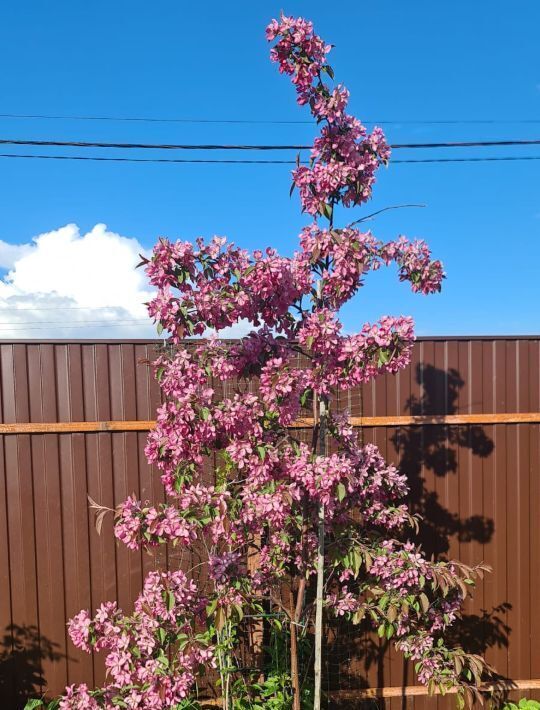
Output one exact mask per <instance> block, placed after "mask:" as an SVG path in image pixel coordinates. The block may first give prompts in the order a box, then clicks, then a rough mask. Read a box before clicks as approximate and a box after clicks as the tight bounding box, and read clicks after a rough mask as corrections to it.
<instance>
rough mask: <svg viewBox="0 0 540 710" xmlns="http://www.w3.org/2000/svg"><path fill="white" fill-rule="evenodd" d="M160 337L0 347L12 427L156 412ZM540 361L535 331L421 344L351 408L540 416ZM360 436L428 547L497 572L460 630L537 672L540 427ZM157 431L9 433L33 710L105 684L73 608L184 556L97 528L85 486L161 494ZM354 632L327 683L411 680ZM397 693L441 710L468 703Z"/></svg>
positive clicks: (2, 552)
mask: <svg viewBox="0 0 540 710" xmlns="http://www.w3.org/2000/svg"><path fill="white" fill-rule="evenodd" d="M157 348H158V343H157V342H141V341H131V342H113V341H111V342H106V341H103V342H96V343H89V342H84V341H81V342H61V341H51V342H43V343H37V342H28V343H21V342H1V343H0V411H1V417H2V422H3V423H11V422H70V421H111V420H120V421H122V420H128V421H133V420H149V419H153V418H154V415H155V410H156V408H157V406H158V404H159V401H160V394H159V389H158V387H157V385H156V383H155V381H154V379H153V377H152V374H151V368H150V367H149V366H148V363H149V362H150V361H151V360H153V359H154V358H155V356H156V352H157ZM539 371H540V341H539V340H538V339H537V338H470V339H467V338H454V339H452V338H450V339H431V340H430V339H421V340H419V342H418V343H417V344H416V346H415V349H414V353H413V359H412V363H411V366H410V367H409V368H408V369H407V370H406V371H404V372H401V373H399V374H398V375H397V376H395V377H383V378H381V379H379V380H377V381H376V382H374V383H370V384H369V385H366V386H365V387H364V388H362V389H359V390H356V391H353V392H350V393H347V394H345V395H344V396H342V397H341V398H340V399H339V406H340V407H343V408H347V409H348V410H349V411H350V412H351V414H352V415H353V416H388V415H394V416H396V415H411V414H412V415H429V414H437V415H440V414H450V415H451V414H481V413H505V412H523V413H524V412H538V411H539V410H540V379H539ZM360 436H361V437H362V438H363V440H364V441H365V442H370V441H372V442H374V443H376V444H377V445H378V446H379V447H380V449H381V451H382V453H383V454H384V455H385V456H386V457H387V458H388V460H389V461H392V462H394V463H396V464H397V465H399V466H400V467H401V468H402V470H403V471H404V472H405V473H407V475H408V476H409V481H410V488H411V490H410V496H409V498H410V504H411V506H412V508H413V510H414V511H415V512H417V513H418V514H420V515H422V517H423V520H422V524H421V531H420V534H419V539H420V540H421V541H422V542H423V544H424V545H425V547H426V548H427V550H428V551H429V552H434V553H436V554H444V555H448V556H451V557H454V556H455V557H457V558H458V559H461V560H462V561H464V562H467V563H471V564H473V563H475V562H479V561H482V560H484V561H485V562H486V563H488V564H489V565H491V566H492V567H493V570H494V571H493V573H492V574H490V575H488V576H487V578H486V579H485V581H484V582H483V584H481V585H480V586H479V587H478V589H477V591H476V594H475V597H474V599H473V600H472V601H470V602H467V605H466V609H465V615H464V618H463V619H462V620H461V621H460V622H458V624H457V626H456V631H455V641H456V642H459V643H462V644H464V645H465V646H468V647H469V648H470V649H471V650H475V651H478V652H481V653H485V654H486V656H487V658H488V660H489V661H490V662H491V663H493V665H495V666H496V667H497V668H498V670H499V671H500V672H501V673H503V674H508V675H509V676H510V677H512V678H516V679H521V680H524V679H528V678H540V643H538V639H539V638H540V615H539V613H538V610H537V606H536V604H535V602H534V600H535V598H536V594H537V590H538V588H539V586H540V525H538V508H539V504H540V425H539V424H485V425H467V426H448V425H431V426H407V427H405V426H401V427H364V429H363V430H362V431H361V432H360ZM145 439H146V435H145V433H144V432H111V433H109V432H95V433H72V434H55V433H52V434H25V435H23V434H19V435H0V632H1V634H0V642H1V648H0V706H1V707H6V708H8V707H9V708H17V707H21V706H22V705H23V704H24V699H25V698H26V695H27V694H28V693H29V692H32V691H34V690H35V689H38V690H39V689H40V688H41V689H43V690H47V691H48V692H50V693H51V694H55V693H58V692H60V691H61V690H62V689H63V687H64V686H65V685H66V684H67V683H76V682H83V681H84V682H86V683H88V684H89V685H93V684H97V683H101V682H103V679H104V668H103V664H102V661H101V660H100V659H97V658H96V659H94V658H93V657H92V656H89V655H87V654H84V653H81V652H78V651H77V650H76V649H75V648H74V647H73V645H72V644H71V643H70V642H69V639H68V637H67V632H66V623H67V620H68V619H69V618H70V617H71V616H73V615H74V614H76V613H77V612H78V611H79V610H80V609H82V608H95V607H96V606H98V605H99V604H100V603H101V602H102V601H104V600H107V599H117V600H118V601H119V603H120V605H121V606H122V607H125V608H129V607H130V605H131V603H132V601H133V599H134V597H135V596H136V595H137V593H138V592H139V590H140V587H141V583H142V580H143V578H144V575H145V574H146V573H147V572H148V571H149V570H150V569H153V568H155V567H156V566H165V565H167V564H187V562H188V560H187V559H186V560H184V559H179V558H178V557H175V558H171V559H170V560H169V559H168V557H167V552H163V551H159V552H157V553H156V556H155V557H152V556H150V555H147V554H140V553H135V552H129V551H128V550H126V548H125V547H124V546H122V545H117V544H116V543H115V540H114V537H113V534H112V520H111V518H110V517H108V518H106V519H105V521H104V524H103V530H102V533H101V535H98V534H97V532H96V530H95V529H94V526H93V520H92V516H91V514H90V512H89V508H88V500H87V497H88V496H90V497H91V498H92V499H94V500H95V501H97V502H99V503H100V504H102V505H105V506H108V507H111V508H112V507H114V506H115V505H117V504H118V503H119V502H121V501H122V500H123V499H124V498H125V497H126V496H128V495H129V494H131V493H136V494H137V495H138V496H140V497H142V498H145V499H146V498H148V499H151V500H153V501H161V500H163V489H162V486H161V485H160V481H159V476H158V475H157V474H156V472H155V471H153V470H152V469H151V468H150V467H149V466H148V464H147V463H146V459H145V456H144V445H145ZM201 574H202V578H203V579H204V571H201ZM344 633H345V634H346V636H345V637H342V638H341V639H339V642H336V643H335V645H334V646H333V647H332V654H333V659H332V662H333V664H334V665H333V666H332V669H331V670H330V665H329V668H328V678H327V686H328V687H329V688H331V687H336V686H337V687H339V688H341V689H344V688H347V687H377V688H380V687H395V686H407V685H413V684H414V683H415V680H414V677H413V676H414V674H413V669H412V667H411V664H410V663H407V662H406V661H404V659H403V658H402V656H401V655H400V654H398V653H396V652H395V651H393V649H392V648H391V647H388V648H387V647H386V646H385V644H384V643H383V642H382V641H381V640H380V639H377V638H373V637H371V636H370V635H364V636H362V637H358V635H357V634H356V632H355V631H354V630H350V629H349V630H348V631H346V632H344ZM374 649H378V650H381V651H383V656H382V660H380V661H377V659H376V657H375V656H374V655H373V653H372V652H373V650H374ZM328 661H329V664H330V663H331V660H330V659H328ZM334 666H335V668H334ZM387 703H388V707H390V708H392V710H400V709H401V710H402V709H403V708H404V707H406V706H412V705H413V704H414V707H415V708H416V710H427V708H435V707H436V706H437V707H438V708H440V709H441V710H442V709H443V708H445V709H446V708H447V707H448V708H449V707H451V706H452V705H453V703H454V701H453V700H452V699H440V698H438V699H436V698H432V699H427V698H421V697H420V698H414V699H413V698H407V699H406V701H402V700H401V699H395V700H392V701H387Z"/></svg>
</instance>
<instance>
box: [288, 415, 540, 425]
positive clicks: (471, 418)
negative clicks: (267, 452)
mask: <svg viewBox="0 0 540 710" xmlns="http://www.w3.org/2000/svg"><path fill="white" fill-rule="evenodd" d="M350 422H351V424H352V425H353V426H354V427H399V426H466V425H470V424H537V423H540V412H513V413H510V412H497V413H484V414H421V415H396V416H385V417H351V418H350ZM291 426H292V427H295V428H311V427H312V426H313V419H308V418H306V419H297V420H296V421H295V422H293V424H292V425H291Z"/></svg>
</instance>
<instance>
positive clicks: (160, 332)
mask: <svg viewBox="0 0 540 710" xmlns="http://www.w3.org/2000/svg"><path fill="white" fill-rule="evenodd" d="M156 330H157V334H158V335H161V334H162V333H163V326H162V325H161V323H158V324H157V326H156Z"/></svg>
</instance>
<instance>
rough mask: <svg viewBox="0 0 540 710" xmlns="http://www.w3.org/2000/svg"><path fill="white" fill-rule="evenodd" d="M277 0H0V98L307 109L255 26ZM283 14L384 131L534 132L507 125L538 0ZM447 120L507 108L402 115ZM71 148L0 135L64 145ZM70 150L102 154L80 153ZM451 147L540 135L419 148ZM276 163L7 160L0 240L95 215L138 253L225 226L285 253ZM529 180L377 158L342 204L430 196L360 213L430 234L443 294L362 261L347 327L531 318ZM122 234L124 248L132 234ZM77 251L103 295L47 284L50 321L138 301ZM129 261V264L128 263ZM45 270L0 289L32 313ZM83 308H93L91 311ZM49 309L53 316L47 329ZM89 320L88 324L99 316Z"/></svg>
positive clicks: (517, 115)
mask: <svg viewBox="0 0 540 710" xmlns="http://www.w3.org/2000/svg"><path fill="white" fill-rule="evenodd" d="M336 8H338V9H337V10H336ZM280 9H281V4H274V3H271V2H235V3H232V4H225V3H218V2H214V1H213V0H210V1H209V2H206V3H187V2H179V0H174V1H173V0H167V1H163V0H159V1H155V2H152V3H149V2H142V1H140V0H130V2H127V1H124V0H115V1H114V2H110V0H109V1H105V0H94V2H92V3H88V2H81V0H76V1H72V2H67V1H65V0H57V1H56V2H54V3H43V2H39V1H37V0H28V1H27V2H24V3H14V2H12V3H3V4H2V6H1V9H0V55H1V61H2V66H3V67H4V71H3V72H2V73H1V74H0V97H1V98H0V113H18V114H47V115H50V114H53V115H64V114H65V115H107V116H143V117H144V116H147V117H159V118H202V119H255V120H283V121H287V120H291V121H298V120H307V119H308V118H309V115H308V112H307V110H305V109H304V110H303V109H301V108H300V107H298V106H297V105H296V101H295V94H294V90H293V88H292V86H291V85H290V83H289V81H288V80H287V79H286V78H284V77H282V76H280V75H279V74H278V72H277V70H276V67H275V66H274V65H272V64H271V63H270V62H269V60H268V46H267V44H266V41H265V37H264V28H265V26H266V24H267V22H268V21H269V20H270V19H271V18H272V17H273V16H275V15H276V14H277V13H279V10H280ZM283 9H284V10H285V11H286V12H287V13H288V14H301V15H303V16H305V17H309V18H311V19H312V20H313V21H314V22H315V27H316V30H317V31H318V32H319V33H320V34H321V35H322V36H323V37H324V38H325V39H326V40H327V41H328V42H331V43H332V44H334V45H336V47H335V49H334V50H333V52H332V54H331V63H332V65H333V67H334V70H335V73H336V79H338V80H339V81H340V82H343V83H344V84H345V85H346V86H347V87H348V88H349V90H350V92H351V110H352V112H353V113H355V114H356V115H357V116H358V117H359V118H361V119H362V120H364V121H365V122H368V125H370V122H372V121H374V120H376V121H392V122H393V123H389V124H388V125H385V126H384V128H385V130H386V132H387V135H388V137H389V139H390V141H391V142H407V141H413V142H422V141H435V140H437V141H439V140H442V141H444V140H456V141H457V140H484V139H499V138H500V139H505V138H523V139H525V138H538V137H540V122H539V123H537V124H534V123H529V124H527V123H512V122H510V121H511V120H520V121H527V120H528V121H532V120H535V119H539V120H540V62H539V50H538V36H537V30H538V27H539V26H540V4H538V3H537V2H536V1H535V0H529V1H528V2H524V1H523V0H515V1H514V2H513V3H512V4H511V5H510V4H509V3H507V2H504V3H503V2H500V1H498V0H495V1H490V2H487V0H479V1H477V2H474V3H471V2H470V0H469V1H465V0H456V1H455V2H453V3H451V4H447V3H434V2H427V1H424V0H421V1H417V2H412V3H402V2H398V1H397V0H389V1H387V2H378V3H371V4H363V3H358V2H341V3H339V4H337V3H328V2H319V1H318V0H317V1H315V2H313V1H312V2H288V3H287V4H285V5H283ZM454 119H466V120H484V119H491V120H497V121H508V122H505V123H495V124H493V123H491V124H457V125H456V124H452V125H444V124H435V125H422V124H419V123H415V121H422V120H424V121H425V120H454ZM315 130H316V129H315V128H314V127H313V126H312V125H310V124H303V123H300V124H278V125H276V124H274V125H267V124H254V125H231V124H189V123H137V122H112V121H111V122H100V121H66V120H39V121H38V120H23V119H19V120H14V119H7V118H0V137H3V138H22V139H24V138H34V139H48V138H54V139H60V140H78V139H79V140H94V139H95V140H103V141H142V142H183V143H197V142H199V143H201V142H204V143H229V142H230V143H236V142H242V143H298V142H300V143H309V142H310V141H311V140H312V138H313V136H314V135H315ZM82 151H83V149H72V150H71V151H69V150H67V149H60V148H55V149H49V150H48V151H47V150H46V149H39V148H13V147H2V148H1V150H0V152H2V153H40V152H41V153H47V152H49V153H56V154H60V153H65V154H70V153H71V154H79V155H80V154H83V152H82ZM84 154H85V155H86V154H88V155H102V154H104V153H103V151H101V152H100V151H99V150H98V149H92V150H90V149H87V150H86V151H85V152H84ZM109 154H111V155H117V154H119V153H118V152H114V151H110V152H109ZM130 155H133V156H136V155H141V156H143V157H150V155H149V154H148V153H147V152H145V153H144V154H143V153H142V152H139V153H136V152H135V151H132V152H131V153H130ZM152 155H155V156H156V157H160V156H162V155H163V154H159V153H157V152H156V153H155V154H152ZM461 155H471V156H488V155H489V156H497V155H500V156H504V155H538V156H540V146H538V147H534V146H529V147H508V148H483V149H482V148H477V149H474V150H470V151H467V152H465V151H461V152H460V151H457V150H453V151H451V152H449V151H448V152H444V150H434V151H430V153H429V157H446V156H448V157H449V156H453V157H459V156H461ZM165 157H171V156H170V154H167V155H166V156H165ZM181 157H189V154H187V155H182V156H181ZM193 157H198V156H196V155H195V154H193ZM215 157H230V156H229V155H227V156H225V155H224V154H217V155H216V156H215ZM239 157H241V156H239ZM268 157H269V156H268ZM276 157H283V156H282V155H281V154H279V155H277V156H276ZM293 157H294V156H293ZM394 157H395V158H396V159H398V158H406V157H428V155H427V151H423V152H422V153H420V152H419V151H417V152H414V151H404V150H402V151H395V153H394ZM288 170H289V169H288V166H270V165H266V166H242V165H234V166H231V165H214V166H212V165H209V166H198V165H156V164H116V163H91V162H81V163H78V162H75V161H73V162H69V161H39V160H14V159H6V158H3V159H0V181H1V185H2V191H1V203H2V209H1V211H0V239H1V240H3V242H4V243H7V244H19V245H28V244H29V243H30V242H31V240H32V239H33V238H34V237H36V236H37V235H39V234H41V233H44V232H54V231H55V230H58V229H59V228H60V227H63V226H64V225H67V224H70V223H74V224H76V225H78V228H79V231H78V232H75V233H74V235H72V239H73V240H75V242H76V241H77V239H81V238H83V237H84V235H86V234H87V233H88V232H90V230H92V228H93V227H94V225H96V224H100V223H104V224H106V225H107V226H108V229H109V230H111V232H113V233H114V234H116V235H122V236H123V237H126V238H130V239H132V240H137V242H138V244H139V245H141V246H142V247H143V248H149V247H150V246H151V245H152V243H153V242H154V241H155V239H156V238H157V236H159V235H166V236H168V237H170V238H184V239H192V238H194V237H195V236H197V235H207V236H211V235H212V234H220V235H226V236H228V237H229V238H231V239H233V240H234V241H236V242H237V243H239V244H240V245H242V246H244V247H247V248H258V247H264V246H268V245H271V246H275V247H277V248H278V249H279V250H281V251H282V252H284V253H291V252H292V251H293V250H294V248H295V246H296V240H297V234H298V231H299V229H300V228H301V226H302V225H303V224H306V223H307V222H308V218H307V216H305V215H301V214H300V210H299V202H298V198H297V196H293V198H292V199H291V198H289V186H290V177H289V174H288ZM539 177H540V160H539V161H538V162H534V161H531V162H499V163H479V164H474V163H463V164H435V165H394V166H392V165H390V168H389V169H388V170H384V171H383V170H381V172H380V177H379V180H378V184H377V186H376V188H375V192H374V197H373V200H372V202H371V203H370V204H368V205H367V206H366V207H364V208H362V209H357V210H354V211H352V210H351V211H349V215H347V219H348V220H349V221H350V220H353V219H357V218H358V217H360V216H362V214H366V213H367V212H372V211H374V210H377V209H380V208H383V207H386V206H389V205H395V204H403V203H423V204H426V205H427V207H426V208H424V209H403V210H397V211H393V212H388V213H387V214H384V215H381V216H380V217H378V218H377V219H376V221H374V222H372V223H371V228H372V230H373V231H374V232H375V233H376V234H377V235H378V236H379V237H380V238H383V239H391V238H393V237H395V236H396V235H397V234H400V233H402V234H405V235H407V236H411V237H422V238H425V239H426V240H427V241H428V242H429V244H430V245H431V247H432V249H433V251H434V253H435V255H436V256H437V257H439V258H441V259H442V260H443V261H444V263H445V267H446V271H447V274H448V279H447V281H446V283H445V287H444V291H443V293H442V294H441V295H438V296H434V297H430V298H422V297H420V296H413V295H412V294H410V293H409V292H408V290H407V289H406V287H405V286H403V285H401V284H399V283H398V282H397V279H396V278H395V273H394V272H393V271H389V272H388V273H384V274H375V275H373V277H372V278H371V279H370V280H369V281H368V284H367V286H366V288H365V289H364V290H362V291H361V293H360V295H359V296H358V297H357V298H356V299H355V300H354V302H353V303H351V304H349V305H348V306H347V308H346V310H345V313H344V320H345V325H346V327H347V329H348V330H355V329H356V328H357V327H359V326H360V325H361V323H363V322H364V320H369V319H374V318H376V317H377V316H378V315H380V314H382V313H392V314H400V313H405V314H411V315H413V316H414V318H415V320H416V322H417V331H418V333H419V334H422V335H430V334H433V335H436V334H516V333H522V334H528V333H531V334H538V333H540V315H539V308H538V303H539V297H540V285H539V284H540V266H539V264H540V199H539V198H540V194H539V193H540V189H539V184H540V181H539ZM95 243H96V244H97V245H98V246H99V245H100V244H101V245H102V246H103V245H105V247H104V250H103V254H102V257H103V258H104V259H105V258H106V256H107V248H106V244H107V242H106V241H103V240H101V241H100V239H96V240H95ZM123 243H124V245H128V242H127V241H126V242H123ZM129 244H131V245H134V244H136V243H135V242H129ZM99 248H101V247H99ZM25 249H26V251H25ZM32 249H34V250H35V249H36V246H35V245H34V247H22V248H21V251H20V256H21V257H22V256H24V255H28V254H29V253H30V252H31V250H32ZM4 250H7V247H6V246H5V245H4ZM83 251H84V250H83ZM17 253H18V252H17ZM10 254H11V252H10ZM77 258H78V257H76V256H73V259H72V260H71V261H66V265H65V268H66V270H71V271H73V270H75V271H76V270H77V269H78V268H80V269H81V274H82V273H83V272H86V273H85V277H86V278H87V279H88V278H91V279H92V280H93V281H90V282H89V283H90V284H91V283H94V284H95V289H96V291H100V290H102V291H103V293H102V297H101V300H100V301H99V303H100V304H101V305H97V302H94V301H90V300H85V298H83V297H82V296H80V294H79V295H76V294H75V293H74V291H73V288H74V287H73V286H72V287H70V288H72V290H71V291H70V290H69V289H68V290H66V291H65V292H63V293H62V294H61V296H62V298H63V299H64V300H63V301H61V303H64V305H65V308H66V311H64V312H63V315H62V318H64V317H65V316H66V314H68V313H69V314H71V315H73V313H75V312H76V313H77V315H78V316H80V317H81V318H83V315H81V314H84V313H85V311H84V308H85V307H86V306H88V314H91V317H92V318H95V319H96V320H97V319H98V318H99V317H101V316H103V317H111V314H112V316H114V317H116V318H118V317H119V316H121V315H125V317H126V318H128V317H129V315H128V314H131V315H135V314H136V309H130V308H129V307H126V304H125V303H123V304H120V303H116V302H115V303H104V302H103V299H105V300H108V299H110V298H112V295H111V294H113V291H111V290H110V289H109V291H107V288H108V287H107V283H105V282H108V281H110V280H111V279H113V280H114V279H115V275H114V270H113V271H111V269H110V268H109V269H108V270H104V271H103V273H101V269H100V267H99V262H98V263H97V264H95V265H94V267H93V271H92V273H90V274H89V273H88V269H87V268H86V267H85V264H84V263H80V262H77V260H76V259H77ZM50 259H51V255H50V254H49V261H47V260H46V259H45V260H44V261H43V262H39V261H38V260H37V259H34V266H36V265H38V266H39V268H40V269H42V270H45V271H47V272H49V269H50V268H52V267H51V261H50ZM92 263H94V262H92ZM2 265H3V267H4V273H7V272H9V271H10V270H13V269H14V268H16V264H15V261H14V258H12V256H9V257H6V258H5V259H4V262H3V264H2ZM128 266H129V269H131V263H129V264H128ZM129 269H128V270H129ZM105 271H106V273H105ZM58 273H61V270H60V272H59V271H58V269H56V275H55V276H54V280H58V279H61V276H58ZM21 274H22V266H21ZM28 274H30V272H29V271H28ZM50 274H51V275H50V278H49V281H48V282H47V283H46V281H47V279H44V280H43V284H42V285H41V286H40V287H39V288H40V289H41V291H40V292H39V293H38V292H37V291H36V289H37V288H38V287H37V286H36V287H35V288H34V287H33V286H32V283H33V281H34V277H33V276H29V275H28V276H27V278H26V281H24V279H22V277H21V279H22V280H19V281H17V279H16V280H15V282H16V283H18V284H19V285H18V286H17V288H18V289H19V290H18V291H17V294H15V295H16V296H17V297H18V300H16V299H15V296H14V292H13V289H11V290H9V288H7V287H6V288H5V289H4V294H3V295H2V289H0V300H1V299H2V298H3V299H4V301H5V302H6V303H7V302H8V301H9V302H11V303H12V304H14V303H16V304H17V305H18V306H20V304H23V303H25V304H29V306H28V309H30V307H31V306H32V304H35V302H36V299H40V300H41V301H42V302H43V303H50V304H51V305H50V308H51V309H52V308H53V307H55V306H57V305H58V304H59V303H60V302H59V301H55V300H54V294H53V295H52V296H51V292H52V290H54V286H51V281H52V280H53V277H52V271H51V272H50ZM118 274H122V276H120V275H119V276H118V283H119V284H120V285H121V284H122V283H123V282H122V280H121V279H122V278H124V277H125V278H126V279H127V280H129V278H131V277H128V275H126V274H127V271H126V268H125V264H124V265H123V266H122V265H121V264H118ZM55 282H56V281H55ZM24 283H26V286H25V285H24ZM29 284H30V285H29ZM0 285H2V284H0ZM132 286H133V284H132V285H131V286H130V287H129V288H131V287H132ZM10 288H11V287H10ZM25 288H26V289H27V291H28V292H25V291H24V289H25ZM32 288H34V291H32ZM126 288H128V287H126ZM133 288H134V290H133V298H135V299H136V298H138V294H139V293H142V292H143V291H144V284H142V283H140V282H138V283H137V284H136V286H135V287H133ZM129 293H131V291H129V289H128V290H127V291H126V294H128V295H129ZM47 294H49V296H50V298H49V300H48V301H47V298H46V295H47ZM10 299H11V301H10ZM14 299H15V300H14ZM51 299H52V300H51ZM69 304H71V305H69ZM73 304H75V305H73ZM104 305H111V306H117V305H118V306H119V308H120V307H121V308H123V309H124V310H119V311H111V312H109V311H107V310H106V309H104V308H103V306H104ZM91 307H92V308H94V307H96V308H98V309H101V310H98V311H94V310H92V311H90V308H91ZM137 307H138V306H137ZM71 308H72V309H73V310H70V309H71ZM78 309H80V310H78ZM0 310H1V309H0ZM8 312H9V313H11V316H10V318H11V320H10V318H8V317H7V313H8ZM47 313H48V315H47ZM137 313H138V311H137ZM16 316H17V319H16V320H15V321H14V320H13V318H14V317H15V316H13V311H12V310H11V311H7V312H6V313H0V337H2V335H1V333H2V332H6V328H7V326H4V327H2V323H7V324H10V323H12V322H17V323H19V322H22V321H21V320H20V319H21V318H22V315H21V314H16ZM139 317H140V316H139ZM32 319H33V320H32V322H33V323H34V324H35V321H36V320H39V321H42V322H43V325H42V326H40V328H41V329H40V330H35V331H33V332H32V333H30V332H29V333H28V334H29V335H33V337H48V336H51V335H55V334H57V333H58V332H59V331H58V326H57V325H56V324H54V323H53V322H52V321H54V318H52V317H51V313H50V311H47V312H46V311H45V308H44V310H43V311H42V312H40V314H38V316H35V314H32ZM49 323H50V326H51V327H50V328H47V326H48V324H49ZM128 330H129V335H130V336H133V335H137V334H141V335H148V334H149V331H148V330H147V329H145V328H142V326H141V328H138V327H137V328H136V327H133V328H131V327H130V328H129V329H128ZM128 330H126V329H124V330H123V331H122V330H121V329H120V330H119V331H118V332H116V331H114V334H115V335H121V334H122V333H127V332H128ZM9 334H11V332H10V333H9ZM61 334H64V335H67V333H66V332H62V333H61ZM71 334H72V335H73V336H76V337H82V336H83V335H89V337H92V336H93V335H94V334H95V331H93V330H92V329H90V328H85V329H82V328H81V329H80V330H78V329H75V328H74V329H73V331H72V332H71ZM100 334H101V337H103V336H104V335H105V334H107V335H111V334H112V331H111V330H109V331H108V332H107V333H104V332H103V331H100Z"/></svg>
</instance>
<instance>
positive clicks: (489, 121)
mask: <svg viewBox="0 0 540 710" xmlns="http://www.w3.org/2000/svg"><path fill="white" fill-rule="evenodd" d="M0 118H9V119H35V120H57V121H112V122H119V123H123V122H136V123H188V124H189V123H191V124H205V123H210V124H240V125H280V124H281V125H294V124H309V125H313V121H310V120H305V119H304V120H302V119H298V120H294V119H286V120H280V119H275V120H272V119H256V118H246V119H243V118H242V119H237V118H154V117H151V116H84V115H83V116H79V115H71V116H66V115H50V114H31V113H1V114H0ZM364 122H365V123H370V124H373V123H376V124H379V125H419V126H420V125H422V126H432V125H509V124H523V125H527V124H540V119H537V118H508V119H500V118H486V119H483V118H482V119H463V118H456V119H452V118H451V119H434V120H426V119H421V120H416V119H401V120H398V119H392V120H385V121H375V120H365V121H364Z"/></svg>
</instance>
